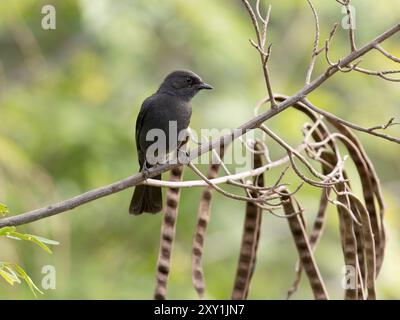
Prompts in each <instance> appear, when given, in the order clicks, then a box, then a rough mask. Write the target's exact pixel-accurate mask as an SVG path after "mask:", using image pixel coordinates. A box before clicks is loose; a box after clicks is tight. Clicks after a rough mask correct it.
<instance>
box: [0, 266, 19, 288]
mask: <svg viewBox="0 0 400 320" xmlns="http://www.w3.org/2000/svg"><path fill="white" fill-rule="evenodd" d="M0 276H1V277H2V278H3V279H4V280H6V281H7V282H8V283H9V284H10V285H12V286H13V285H14V282H16V281H15V278H14V277H13V275H12V274H10V273H8V272H7V271H5V270H3V269H0Z"/></svg>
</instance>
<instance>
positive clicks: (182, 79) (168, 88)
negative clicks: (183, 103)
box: [158, 70, 213, 100]
mask: <svg viewBox="0 0 400 320" xmlns="http://www.w3.org/2000/svg"><path fill="white" fill-rule="evenodd" d="M212 88H213V87H212V86H210V85H209V84H207V83H205V82H203V80H202V79H201V78H200V77H199V76H198V75H197V74H195V73H194V72H192V71H189V70H178V71H174V72H171V73H170V74H169V75H168V76H167V77H166V78H165V79H164V81H163V83H162V84H161V86H160V88H159V89H158V92H160V93H167V94H172V95H175V96H179V97H182V98H184V99H188V100H190V99H191V98H193V97H194V96H195V95H196V93H198V92H199V91H200V90H203V89H212Z"/></svg>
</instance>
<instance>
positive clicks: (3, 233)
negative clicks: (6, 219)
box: [0, 227, 15, 236]
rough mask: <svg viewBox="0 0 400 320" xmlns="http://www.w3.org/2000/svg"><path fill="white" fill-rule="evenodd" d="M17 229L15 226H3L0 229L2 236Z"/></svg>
mask: <svg viewBox="0 0 400 320" xmlns="http://www.w3.org/2000/svg"><path fill="white" fill-rule="evenodd" d="M13 231H15V227H3V228H1V229H0V236H6V235H7V233H9V232H13Z"/></svg>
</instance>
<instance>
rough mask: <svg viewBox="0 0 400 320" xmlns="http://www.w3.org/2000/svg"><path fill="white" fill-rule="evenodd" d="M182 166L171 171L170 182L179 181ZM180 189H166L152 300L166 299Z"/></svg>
mask: <svg viewBox="0 0 400 320" xmlns="http://www.w3.org/2000/svg"><path fill="white" fill-rule="evenodd" d="M182 175H183V166H181V167H177V168H174V169H172V170H171V174H170V181H181V179H182ZM180 190H181V189H180V188H168V189H167V194H166V205H165V209H164V219H163V222H162V225H161V239H160V250H159V253H158V260H157V283H156V288H155V292H154V299H156V300H165V299H166V297H167V284H168V275H169V270H170V264H171V253H172V248H173V244H174V239H175V227H176V219H177V216H178V206H179V198H180Z"/></svg>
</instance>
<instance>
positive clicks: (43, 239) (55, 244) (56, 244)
mask: <svg viewBox="0 0 400 320" xmlns="http://www.w3.org/2000/svg"><path fill="white" fill-rule="evenodd" d="M30 236H32V237H35V238H36V239H38V240H39V241H40V242H43V243H46V244H51V245H53V246H58V245H59V244H60V243H59V242H58V241H56V240H51V239H47V238H44V237H40V236H34V235H30Z"/></svg>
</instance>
